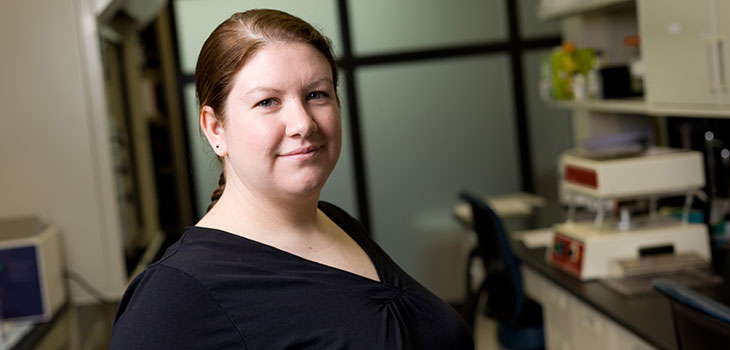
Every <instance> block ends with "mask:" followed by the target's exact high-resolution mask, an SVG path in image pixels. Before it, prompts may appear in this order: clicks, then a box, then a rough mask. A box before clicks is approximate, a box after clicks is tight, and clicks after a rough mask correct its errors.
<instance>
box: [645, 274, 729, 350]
mask: <svg viewBox="0 0 730 350" xmlns="http://www.w3.org/2000/svg"><path fill="white" fill-rule="evenodd" d="M652 285H653V286H654V289H655V290H656V291H658V292H659V294H661V295H663V296H665V297H667V298H668V299H669V302H670V304H671V307H672V318H673V319H674V327H675V332H676V335H677V344H678V345H679V348H680V349H703V350H706V349H709V350H712V349H727V348H728V347H730V308H728V307H727V306H725V305H723V304H720V303H719V302H717V301H715V300H712V299H710V298H708V297H706V296H704V295H702V294H699V293H697V292H695V291H693V290H691V289H689V288H687V287H684V286H682V285H680V284H678V283H676V282H674V281H672V280H669V279H664V278H658V279H655V280H652Z"/></svg>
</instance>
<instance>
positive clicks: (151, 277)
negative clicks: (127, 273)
mask: <svg viewBox="0 0 730 350" xmlns="http://www.w3.org/2000/svg"><path fill="white" fill-rule="evenodd" d="M109 348H110V349H113V350H116V349H138V350H144V349H155V350H161V349H246V346H245V344H244V342H243V338H242V336H241V334H240V332H239V331H238V329H237V328H236V326H235V325H234V323H233V322H232V320H230V318H229V317H228V315H227V314H226V312H225V311H224V310H223V309H222V308H221V307H220V305H219V304H218V303H217V302H216V301H215V299H214V298H213V296H212V295H211V294H210V292H209V291H208V290H207V289H206V288H205V287H204V286H203V285H201V284H200V282H199V281H197V280H196V279H194V278H193V277H191V276H189V275H187V274H185V273H183V272H181V271H179V270H177V269H174V268H172V267H168V266H165V265H162V264H156V265H154V266H151V267H150V268H148V269H147V270H146V271H145V272H143V273H142V274H141V275H140V276H138V277H137V278H135V280H134V281H133V282H132V283H131V284H130V286H129V287H128V288H127V291H126V292H125V293H124V296H123V297H122V300H121V302H120V304H119V309H118V310H117V314H116V316H115V321H114V328H113V331H112V339H111V344H110V346H109Z"/></svg>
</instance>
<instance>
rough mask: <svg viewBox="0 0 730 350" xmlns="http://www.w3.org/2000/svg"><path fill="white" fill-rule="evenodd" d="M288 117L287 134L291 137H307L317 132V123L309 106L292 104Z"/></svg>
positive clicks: (297, 103) (299, 103)
mask: <svg viewBox="0 0 730 350" xmlns="http://www.w3.org/2000/svg"><path fill="white" fill-rule="evenodd" d="M290 107H291V108H290V109H289V110H288V111H287V113H286V114H287V115H286V134H287V136H290V137H295V136H301V137H307V136H309V135H311V134H312V133H314V132H315V131H317V123H316V122H315V121H314V116H313V115H312V113H311V111H310V110H308V109H307V106H306V105H305V104H303V103H301V102H294V103H290Z"/></svg>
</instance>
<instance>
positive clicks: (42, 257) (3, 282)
mask: <svg viewBox="0 0 730 350" xmlns="http://www.w3.org/2000/svg"><path fill="white" fill-rule="evenodd" d="M66 299H67V290H66V285H65V283H64V277H63V259H62V251H61V235H60V234H59V232H58V228H56V227H55V226H51V225H43V224H42V223H41V222H40V221H39V220H38V219H36V218H34V217H24V218H17V219H7V220H2V221H0V303H1V304H2V305H0V312H1V314H0V317H1V318H2V319H3V320H33V321H48V320H50V319H51V318H52V317H53V315H54V314H55V313H56V311H58V309H59V308H60V307H61V306H62V305H63V303H64V302H65V301H66Z"/></svg>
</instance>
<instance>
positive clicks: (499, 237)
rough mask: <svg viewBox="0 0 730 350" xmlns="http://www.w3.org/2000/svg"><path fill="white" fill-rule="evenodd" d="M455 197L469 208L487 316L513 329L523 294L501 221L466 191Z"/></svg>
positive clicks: (481, 200) (519, 312)
mask: <svg viewBox="0 0 730 350" xmlns="http://www.w3.org/2000/svg"><path fill="white" fill-rule="evenodd" d="M459 197H461V198H462V199H463V200H465V201H467V202H468V203H469V204H470V205H471V208H472V213H473V220H474V231H475V232H476V234H477V251H478V252H479V255H480V257H481V259H482V261H483V262H484V269H485V271H486V276H485V278H486V282H487V283H486V289H487V310H486V311H487V316H489V317H492V318H494V319H496V320H498V321H500V322H503V323H506V324H508V325H514V324H516V323H517V320H518V318H519V316H520V314H521V313H522V308H523V305H524V292H523V288H522V275H521V273H520V269H519V262H518V261H517V259H516V258H515V256H514V255H513V254H512V249H511V248H510V240H509V237H508V236H507V232H506V231H505V229H504V225H503V224H502V220H501V219H500V218H499V216H498V215H497V214H496V213H495V212H494V210H492V208H490V207H489V205H488V204H487V203H486V202H485V201H484V200H483V199H481V198H479V197H477V196H475V195H473V194H471V193H469V192H467V191H462V192H461V193H460V194H459Z"/></svg>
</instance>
